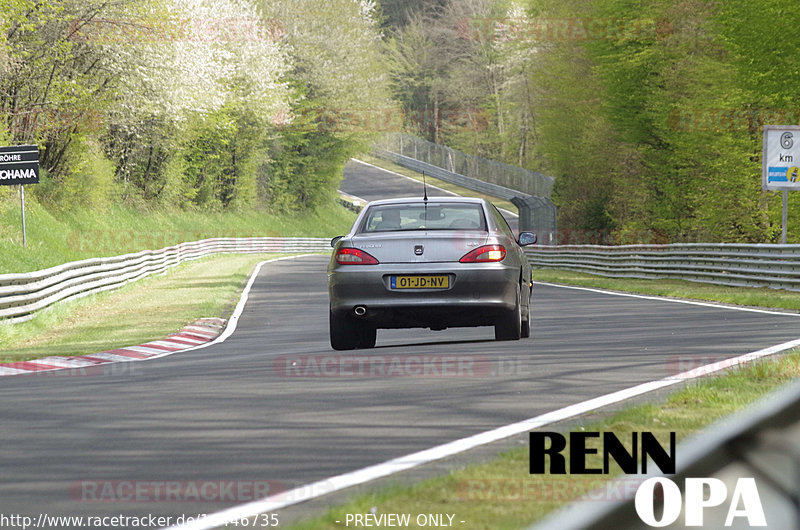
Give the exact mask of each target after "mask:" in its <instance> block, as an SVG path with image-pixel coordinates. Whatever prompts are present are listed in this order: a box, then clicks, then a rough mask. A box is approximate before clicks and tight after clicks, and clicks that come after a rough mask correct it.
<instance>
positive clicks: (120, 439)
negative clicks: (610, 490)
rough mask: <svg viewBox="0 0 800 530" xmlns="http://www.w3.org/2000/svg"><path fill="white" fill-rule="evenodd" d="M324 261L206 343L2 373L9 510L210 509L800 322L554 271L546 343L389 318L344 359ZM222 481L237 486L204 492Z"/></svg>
mask: <svg viewBox="0 0 800 530" xmlns="http://www.w3.org/2000/svg"><path fill="white" fill-rule="evenodd" d="M376 182H377V181H375V180H373V183H372V185H371V188H370V189H373V188H374V187H375V186H376V185H377V184H376ZM412 184H413V183H412ZM354 194H357V195H361V196H364V194H363V193H354ZM365 198H367V197H365ZM326 264H327V258H326V257H323V256H307V257H301V258H297V259H293V260H284V261H277V262H273V263H269V264H266V265H265V266H264V267H263V268H262V271H261V274H260V275H259V276H258V278H257V279H256V281H255V283H254V284H253V289H252V291H251V293H250V298H249V301H248V303H247V305H246V307H245V310H244V312H243V314H242V316H241V318H240V320H239V325H238V328H237V330H236V332H235V333H234V334H233V335H232V336H231V337H229V338H228V339H227V341H225V342H222V343H219V344H215V345H212V346H210V347H207V348H205V349H200V350H196V351H190V352H183V353H176V354H174V355H172V356H169V357H164V358H161V359H157V360H152V361H143V362H131V363H124V364H118V365H110V366H108V367H106V369H105V370H104V371H103V372H100V373H81V372H80V371H78V372H69V371H67V372H54V373H52V374H51V375H33V376H25V377H16V376H15V377H2V378H0V403H2V407H0V447H2V451H0V473H1V475H0V514H22V515H30V516H33V517H34V518H35V517H36V516H37V515H38V514H42V513H46V514H48V515H50V516H52V515H83V516H87V515H102V516H107V515H118V514H125V515H133V516H143V515H147V514H154V515H164V516H167V515H169V516H173V517H178V516H181V515H189V516H191V515H197V514H199V513H213V512H217V511H220V510H222V509H224V508H227V507H230V506H233V505H238V504H242V503H244V502H247V501H249V500H252V499H253V496H254V494H253V489H254V488H257V490H258V495H257V496H259V497H260V496H264V495H265V494H271V493H275V492H277V491H280V490H281V489H291V488H294V487H298V486H301V485H303V484H308V483H311V482H314V481H318V480H324V479H325V478H327V477H330V476H333V475H337V474H341V473H346V472H349V471H353V470H357V469H360V468H363V467H365V466H368V465H372V464H376V463H380V462H384V461H386V460H388V459H391V458H395V457H399V456H403V455H406V454H409V453H413V452H416V451H420V450H423V449H427V448H430V447H433V446H435V445H438V444H441V443H445V442H449V441H452V440H455V439H459V438H462V437H465V436H468V435H471V434H475V433H478V432H482V431H485V430H489V429H492V428H496V427H499V426H502V425H505V424H508V423H512V422H517V421H521V420H524V419H527V418H530V417H533V416H536V415H538V414H542V413H545V412H548V411H551V410H554V409H558V408H561V407H564V406H567V405H570V404H573V403H577V402H580V401H583V400H586V399H588V398H592V397H596V396H600V395H603V394H607V393H609V392H613V391H615V390H620V389H623V388H628V387H631V386H633V385H636V384H638V383H643V382H647V381H651V380H655V379H661V378H663V377H666V376H669V375H674V374H676V373H678V372H680V371H685V370H688V369H691V368H696V367H698V366H700V365H703V364H707V363H709V362H714V361H718V360H721V359H723V358H730V357H734V356H738V355H741V354H744V353H748V352H752V351H756V350H759V349H762V348H765V347H768V346H772V345H775V344H779V343H782V342H786V341H789V340H793V339H796V338H797V324H798V318H800V317H798V316H796V315H775V314H766V313H756V312H746V311H739V310H735V309H729V308H720V307H707V306H699V305H688V304H682V303H674V302H667V301H662V300H649V299H643V298H635V297H625V296H615V295H612V294H607V293H598V292H591V291H586V290H576V289H569V288H563V287H555V286H548V285H541V284H539V285H537V286H536V288H535V291H534V316H533V330H532V331H533V337H532V338H531V339H527V340H521V341H516V342H495V341H494V340H493V330H492V329H491V328H488V327H487V328H468V329H450V330H446V331H441V332H431V331H427V330H392V331H389V330H380V331H379V332H378V342H377V347H376V348H375V349H372V350H365V351H358V352H345V353H346V355H342V353H341V352H334V351H332V350H331V349H330V346H329V344H328V323H327V318H328V300H327V293H326V289H325V268H326ZM208 316H214V315H208ZM87 353H89V352H87ZM345 359H349V360H348V361H347V363H344V364H343V362H344V360H345ZM358 362H361V364H360V365H359V364H358ZM526 472H527V470H520V473H521V474H525V473H526ZM166 483H170V484H177V485H178V489H177V490H172V493H171V494H166V493H165V490H164V488H166V486H165V484H166ZM209 483H225V484H227V488H228V489H225V492H226V493H225V494H220V495H217V496H216V497H215V496H214V495H213V491H212V492H211V495H210V497H211V500H198V499H201V498H202V497H201V496H200V497H199V496H198V495H197V492H196V491H193V490H192V488H193V487H195V488H196V487H201V486H203V485H208V484H209ZM231 485H232V486H231ZM265 485H268V486H269V488H270V489H269V490H268V491H267V490H265V489H264V487H265ZM136 487H138V488H140V491H139V493H138V494H137V493H136V492H135V490H133V489H132V488H136ZM158 488H161V490H159V489H158ZM120 494H122V495H120ZM126 495H127V497H126ZM220 497H221V499H220Z"/></svg>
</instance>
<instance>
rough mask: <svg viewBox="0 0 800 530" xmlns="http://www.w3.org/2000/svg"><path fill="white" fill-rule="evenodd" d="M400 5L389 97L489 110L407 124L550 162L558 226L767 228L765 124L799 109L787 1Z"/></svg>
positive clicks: (617, 231)
mask: <svg viewBox="0 0 800 530" xmlns="http://www.w3.org/2000/svg"><path fill="white" fill-rule="evenodd" d="M455 13H457V14H455ZM409 20H410V22H408V23H407V24H403V25H401V26H396V27H394V28H390V29H389V30H387V31H389V32H390V33H391V34H392V39H391V40H390V41H389V42H388V45H387V47H388V54H389V56H390V57H391V58H392V62H391V64H392V67H393V69H392V86H393V87H394V88H395V95H396V97H397V98H398V99H400V100H401V101H402V103H403V104H405V105H417V106H419V105H426V106H430V107H433V106H435V105H437V102H439V104H440V105H441V104H442V103H441V102H448V103H447V104H461V105H466V106H477V107H480V108H481V109H483V110H485V111H486V113H487V116H488V117H489V120H488V121H487V127H486V128H485V129H484V130H478V131H464V130H460V131H450V132H448V131H446V130H443V131H439V134H438V136H437V137H434V136H432V135H431V134H430V131H426V130H423V129H420V130H418V131H417V132H418V134H423V135H427V136H428V138H429V139H431V140H434V141H439V142H442V143H447V144H449V145H451V146H453V147H456V148H460V149H462V150H466V151H468V152H472V153H474V154H479V155H482V156H488V157H491V158H495V159H499V160H501V161H504V162H508V163H512V164H517V165H520V166H523V167H527V168H530V169H535V170H539V171H542V172H545V173H549V174H552V175H553V176H555V177H557V182H556V186H555V200H556V202H557V204H558V206H559V212H560V213H559V216H560V223H561V225H560V226H561V227H562V228H566V229H578V230H584V231H587V232H591V233H593V234H606V237H605V238H604V241H610V242H632V241H654V242H666V241H732V242H735V241H743V242H745V241H746V242H769V241H776V238H777V237H778V234H779V229H780V227H779V223H780V220H779V211H778V210H779V207H778V199H777V194H775V193H772V192H764V191H762V190H761V180H760V172H761V164H760V156H761V127H762V125H763V124H764V123H777V124H783V125H796V124H799V123H800V113H799V112H798V107H797V101H798V99H800V98H798V96H800V83H799V82H798V81H800V49H799V48H800V40H798V39H796V38H792V37H791V35H794V34H795V33H796V28H797V27H798V26H799V25H800V4H798V3H797V2H796V1H794V0H765V1H764V2H757V3H754V2H750V1H748V0H729V1H726V2H705V1H702V0H658V1H656V2H643V1H641V0H558V1H556V0H527V1H525V2H523V1H518V2H514V1H511V2H508V1H504V0H494V1H487V2H480V1H478V0H468V1H466V2H456V1H455V0H452V1H450V2H448V3H447V4H446V5H445V6H443V7H442V6H440V7H438V8H436V9H427V10H422V11H419V12H418V16H417V17H415V16H414V15H412V16H411V17H410V19H409ZM465 21H466V22H465ZM459 23H460V24H461V26H460V27H461V29H462V31H453V30H452V28H454V27H457V26H458V24H459ZM392 30H393V31H392ZM465 35H466V36H467V38H465ZM791 202H792V205H793V206H792V207H793V210H792V214H790V215H791V217H795V218H796V216H797V215H798V214H800V210H798V206H800V204H798V202H800V201H798V200H797V199H794V198H792V201H791ZM794 233H795V234H800V230H798V229H797V228H796V227H795V230H794ZM587 242H589V241H588V240H587Z"/></svg>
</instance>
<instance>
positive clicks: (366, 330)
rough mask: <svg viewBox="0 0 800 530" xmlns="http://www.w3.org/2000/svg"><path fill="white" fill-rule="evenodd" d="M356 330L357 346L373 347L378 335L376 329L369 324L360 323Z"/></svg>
mask: <svg viewBox="0 0 800 530" xmlns="http://www.w3.org/2000/svg"><path fill="white" fill-rule="evenodd" d="M358 331H359V333H358V339H359V340H358V347H359V348H364V349H367V348H374V347H375V341H376V340H377V337H378V330H377V329H375V328H374V327H372V326H370V325H367V324H362V325H361V326H360V329H359V330H358Z"/></svg>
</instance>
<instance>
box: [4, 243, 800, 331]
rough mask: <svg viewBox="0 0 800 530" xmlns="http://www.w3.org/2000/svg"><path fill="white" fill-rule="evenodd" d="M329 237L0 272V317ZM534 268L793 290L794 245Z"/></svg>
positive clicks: (634, 251) (798, 282)
mask: <svg viewBox="0 0 800 530" xmlns="http://www.w3.org/2000/svg"><path fill="white" fill-rule="evenodd" d="M330 250H331V247H330V240H329V239H328V238H301V237H294V238H292V237H286V238H282V237H253V238H215V239H205V240H202V241H194V242H190V243H182V244H180V245H175V246H171V247H166V248H163V249H161V250H144V251H142V252H137V253H134V254H125V255H122V256H114V257H107V258H92V259H86V260H81V261H75V262H71V263H65V264H63V265H58V266H56V267H51V268H49V269H44V270H40V271H35V272H28V273H22V274H2V275H0V322H4V323H13V322H21V321H24V320H28V319H30V318H32V317H33V315H34V314H35V312H36V311H39V310H41V309H44V308H45V307H48V306H51V305H52V304H55V303H57V302H60V301H64V300H71V299H75V298H79V297H82V296H86V295H89V294H92V293H98V292H101V291H106V290H110V289H116V288H118V287H121V286H123V285H125V284H127V283H129V282H132V281H136V280H139V279H141V278H144V277H146V276H149V275H151V274H156V273H162V272H164V271H166V270H167V269H168V268H170V267H174V266H175V265H178V264H180V263H183V262H186V261H191V260H195V259H199V258H202V257H205V256H209V255H212V254H218V253H268V252H272V253H274V252H282V253H298V252H330ZM525 252H526V255H527V256H528V259H529V261H530V263H531V265H532V266H533V267H534V268H553V269H565V270H572V271H579V272H586V273H590V274H595V275H600V276H607V277H615V278H643V279H664V278H669V279H681V280H689V281H696V282H703V283H712V284H718V285H730V286H748V287H772V288H776V289H786V290H792V291H800V245H766V244H734V243H715V244H711V243H678V244H670V245H621V246H598V245H556V246H546V245H542V246H535V247H527V248H526V250H525Z"/></svg>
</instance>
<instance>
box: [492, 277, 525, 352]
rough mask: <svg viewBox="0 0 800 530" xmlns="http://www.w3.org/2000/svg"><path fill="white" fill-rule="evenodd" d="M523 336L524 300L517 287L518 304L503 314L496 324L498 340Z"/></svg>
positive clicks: (516, 338)
mask: <svg viewBox="0 0 800 530" xmlns="http://www.w3.org/2000/svg"><path fill="white" fill-rule="evenodd" d="M521 336H522V302H521V301H520V292H519V288H517V306H516V308H514V309H512V310H511V311H508V312H506V313H505V314H503V315H501V316H500V317H499V318H498V319H497V321H496V322H495V324H494V338H495V339H496V340H519V339H520V337H521Z"/></svg>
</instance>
